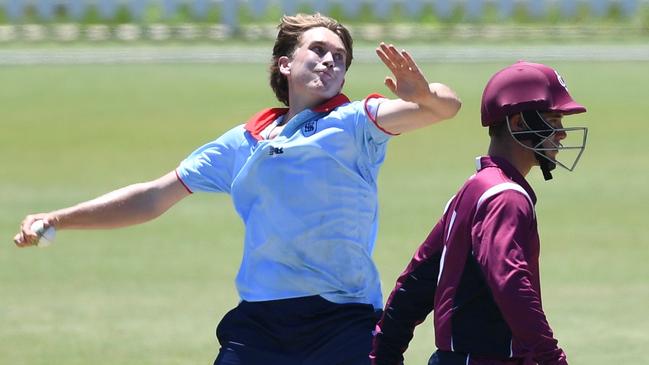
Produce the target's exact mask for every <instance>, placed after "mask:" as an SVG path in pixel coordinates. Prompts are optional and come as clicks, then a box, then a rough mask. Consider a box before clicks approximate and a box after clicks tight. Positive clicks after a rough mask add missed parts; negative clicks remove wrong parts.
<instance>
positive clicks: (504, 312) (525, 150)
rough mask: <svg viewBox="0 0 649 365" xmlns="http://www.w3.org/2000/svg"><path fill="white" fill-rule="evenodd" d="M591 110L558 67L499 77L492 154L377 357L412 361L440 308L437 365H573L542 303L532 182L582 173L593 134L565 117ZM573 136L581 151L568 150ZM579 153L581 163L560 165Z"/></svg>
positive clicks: (414, 264)
mask: <svg viewBox="0 0 649 365" xmlns="http://www.w3.org/2000/svg"><path fill="white" fill-rule="evenodd" d="M585 111H586V109H585V108H584V107H583V106H582V105H580V104H578V103H576V102H575V101H574V100H573V99H572V98H571V96H570V95H569V93H568V91H567V89H566V87H565V82H564V81H563V79H562V78H561V76H559V74H558V73H557V72H556V71H555V70H553V69H552V68H550V67H547V66H545V65H541V64H535V63H528V62H518V63H516V64H514V65H511V66H509V67H507V68H505V69H503V70H500V71H499V72H497V73H496V74H495V75H494V76H492V78H491V79H490V80H489V82H488V84H487V86H486V88H485V90H484V93H483V97H482V124H483V126H488V127H489V135H490V138H491V143H490V146H489V152H488V155H487V156H483V157H479V158H477V159H476V169H477V172H476V173H475V174H474V175H473V176H472V177H471V178H469V179H468V180H467V181H466V182H465V184H464V186H462V188H461V189H460V190H459V191H458V193H457V194H456V195H455V196H454V197H453V198H451V200H450V201H449V203H448V204H447V206H446V209H445V211H444V215H443V216H442V218H441V219H440V220H439V222H438V223H437V225H436V226H435V227H434V228H433V230H432V232H431V233H430V234H429V235H428V237H427V238H426V240H425V241H424V242H423V244H422V245H421V246H420V247H419V249H418V250H417V252H416V253H415V255H414V257H413V258H412V260H411V261H410V264H409V265H408V267H407V268H406V270H405V271H404V272H403V274H402V275H401V276H400V277H399V279H398V280H397V284H396V287H395V288H394V290H393V291H392V294H391V295H390V297H389V298H388V301H387V304H386V306H385V311H384V313H383V316H382V318H381V320H380V321H379V323H378V324H377V328H376V332H375V337H374V344H373V351H372V353H371V354H370V358H371V359H372V360H373V364H375V365H397V364H402V363H403V353H404V351H405V350H406V348H407V347H408V343H409V342H410V340H411V339H412V336H413V331H414V328H415V326H417V325H418V324H419V323H421V322H423V321H424V319H425V318H426V316H427V315H428V314H429V313H430V312H431V311H432V310H434V323H435V342H436V346H437V348H438V350H437V351H436V352H435V353H434V354H433V355H432V357H431V358H430V361H429V363H428V364H429V365H456V364H457V365H467V364H480V365H496V364H497V365H501V364H512V365H513V364H517V365H530V364H539V365H555V364H556V365H566V364H567V360H566V355H565V354H564V352H563V350H562V349H561V348H559V346H558V344H557V340H556V339H554V336H553V334H552V330H551V328H550V326H549V324H548V322H547V320H546V318H545V314H544V312H543V307H542V305H541V288H540V280H539V264H538V262H539V243H540V242H539V235H538V231H537V222H536V216H535V212H534V206H535V204H536V195H535V194H534V191H533V190H532V187H531V186H530V185H529V184H528V183H527V181H526V180H525V176H526V175H527V174H528V172H529V171H530V170H531V168H532V167H533V166H539V167H540V168H541V170H542V172H543V175H544V177H545V178H546V180H549V179H551V178H552V175H551V173H550V171H551V170H552V169H554V168H555V167H556V166H557V165H560V166H563V167H565V168H567V169H569V170H572V169H574V167H575V165H576V163H577V161H578V159H579V157H580V156H581V152H583V149H584V146H585V143H586V134H587V130H586V128H583V127H580V128H564V127H563V125H562V117H563V116H564V115H568V114H575V113H582V112H585ZM568 133H579V134H580V137H581V138H579V141H580V142H579V144H578V145H575V146H564V145H563V144H562V141H563V140H564V139H565V138H566V136H567V134H568ZM563 149H577V151H578V154H577V156H576V157H575V158H574V161H573V163H572V164H571V165H570V164H564V163H562V162H560V161H558V160H557V154H558V152H559V151H560V150H563Z"/></svg>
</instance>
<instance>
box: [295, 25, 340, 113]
mask: <svg viewBox="0 0 649 365" xmlns="http://www.w3.org/2000/svg"><path fill="white" fill-rule="evenodd" d="M346 59H347V52H346V50H345V45H344V43H343V41H342V40H341V39H340V37H338V35H337V34H336V33H334V32H332V31H331V30H329V29H327V28H322V27H318V28H311V29H309V30H307V31H306V32H304V33H303V34H302V37H301V39H300V44H299V45H298V47H297V49H295V51H294V52H293V55H292V56H291V59H290V63H289V69H290V73H289V74H288V75H287V77H288V80H289V92H291V93H300V95H302V96H304V97H307V96H310V97H311V98H314V99H317V100H318V102H323V101H326V100H328V99H330V98H332V97H334V96H336V95H337V94H338V93H340V91H341V89H342V86H343V83H344V80H345V73H346V71H347V68H346V65H345V61H346Z"/></svg>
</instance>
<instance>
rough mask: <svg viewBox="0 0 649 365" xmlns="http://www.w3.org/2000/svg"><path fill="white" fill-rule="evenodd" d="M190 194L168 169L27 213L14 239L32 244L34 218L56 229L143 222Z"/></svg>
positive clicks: (102, 226)
mask: <svg viewBox="0 0 649 365" xmlns="http://www.w3.org/2000/svg"><path fill="white" fill-rule="evenodd" d="M189 194H190V192H189V191H187V189H186V188H185V186H184V185H183V184H182V183H181V182H180V180H179V179H178V177H177V176H176V172H175V171H171V172H169V173H168V174H166V175H164V176H162V177H160V178H158V179H156V180H151V181H148V182H144V183H139V184H133V185H129V186H126V187H124V188H121V189H118V190H115V191H112V192H110V193H108V194H105V195H102V196H100V197H98V198H95V199H92V200H89V201H86V202H83V203H79V204H77V205H75V206H72V207H69V208H63V209H59V210H55V211H52V212H49V213H39V214H32V215H28V216H27V217H25V219H24V220H23V221H22V223H21V231H20V232H19V233H18V234H16V236H15V237H14V242H15V243H16V245H17V246H19V247H25V246H33V245H35V244H36V243H37V242H38V238H39V237H38V236H37V235H36V233H35V232H32V231H31V229H30V227H31V225H32V223H33V222H34V221H36V220H43V221H44V223H45V226H46V227H54V228H56V229H105V228H118V227H125V226H131V225H135V224H139V223H144V222H147V221H150V220H152V219H154V218H156V217H158V216H160V215H161V214H162V213H164V212H166V211H167V210H168V209H169V208H171V206H173V205H174V204H176V203H177V202H178V201H180V200H181V199H182V198H184V197H186V196H187V195H189Z"/></svg>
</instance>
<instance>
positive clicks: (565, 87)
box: [554, 70, 568, 90]
mask: <svg viewBox="0 0 649 365" xmlns="http://www.w3.org/2000/svg"><path fill="white" fill-rule="evenodd" d="M554 74H555V75H557V80H558V81H559V84H560V85H561V86H563V88H564V89H566V90H568V87H567V86H566V82H565V81H564V80H563V77H561V75H559V73H558V72H557V71H556V70H555V71H554Z"/></svg>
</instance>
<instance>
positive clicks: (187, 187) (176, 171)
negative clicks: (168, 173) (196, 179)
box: [174, 169, 194, 194]
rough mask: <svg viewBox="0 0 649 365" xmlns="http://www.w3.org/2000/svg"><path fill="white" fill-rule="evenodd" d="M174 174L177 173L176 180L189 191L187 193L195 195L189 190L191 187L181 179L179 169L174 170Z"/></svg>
mask: <svg viewBox="0 0 649 365" xmlns="http://www.w3.org/2000/svg"><path fill="white" fill-rule="evenodd" d="M174 172H175V173H176V178H177V179H178V181H180V183H181V184H183V186H184V187H185V190H187V192H189V193H190V194H194V192H193V191H192V190H191V189H190V188H189V186H187V184H185V182H184V181H183V179H181V178H180V175H178V169H176V170H174Z"/></svg>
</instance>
